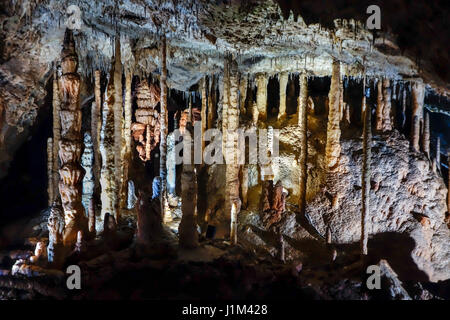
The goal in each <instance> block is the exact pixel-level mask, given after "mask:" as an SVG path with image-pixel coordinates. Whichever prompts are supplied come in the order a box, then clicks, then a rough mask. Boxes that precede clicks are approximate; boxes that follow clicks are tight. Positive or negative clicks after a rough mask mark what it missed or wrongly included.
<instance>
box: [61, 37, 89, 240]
mask: <svg viewBox="0 0 450 320" xmlns="http://www.w3.org/2000/svg"><path fill="white" fill-rule="evenodd" d="M77 68H78V57H77V54H76V53H75V43H74V40H73V35H72V32H71V31H70V30H69V29H67V30H66V34H65V37H64V45H63V50H62V52H61V69H62V75H61V77H60V78H59V96H60V101H61V110H60V112H59V114H60V119H61V141H60V147H59V149H60V150H59V159H60V169H59V175H60V182H59V193H60V195H61V202H62V207H63V209H64V219H65V229H64V244H65V245H67V246H71V245H74V244H75V242H76V239H77V233H78V231H79V230H86V229H87V220H86V217H85V214H84V209H83V206H82V204H81V195H82V190H81V188H82V184H81V183H82V179H83V176H84V170H83V168H82V167H81V165H80V158H81V149H82V144H81V132H80V130H81V110H80V101H79V95H80V75H79V74H78V73H77Z"/></svg>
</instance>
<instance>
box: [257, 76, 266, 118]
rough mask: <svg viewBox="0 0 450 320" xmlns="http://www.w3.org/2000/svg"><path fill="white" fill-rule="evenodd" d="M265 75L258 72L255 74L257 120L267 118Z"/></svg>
mask: <svg viewBox="0 0 450 320" xmlns="http://www.w3.org/2000/svg"><path fill="white" fill-rule="evenodd" d="M267 82H268V80H267V76H266V75H265V74H264V73H259V74H258V75H257V76H256V85H257V87H258V89H257V91H256V105H257V107H258V117H257V120H259V119H261V120H263V121H264V120H266V118H267Z"/></svg>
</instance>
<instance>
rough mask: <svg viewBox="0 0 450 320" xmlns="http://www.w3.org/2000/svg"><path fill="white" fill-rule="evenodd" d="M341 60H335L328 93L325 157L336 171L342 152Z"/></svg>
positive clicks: (330, 168) (329, 168)
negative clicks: (340, 108)
mask: <svg viewBox="0 0 450 320" xmlns="http://www.w3.org/2000/svg"><path fill="white" fill-rule="evenodd" d="M340 72H341V71H340V62H339V61H337V60H334V61H333V65H332V73H331V86H330V93H329V94H328V99H329V106H328V123H327V142H326V147H325V159H326V164H327V167H328V170H330V171H334V170H335V169H337V167H338V165H339V156H340V153H341V144H340V137H341V129H340V127H339V120H340V113H339V97H340V93H339V81H340Z"/></svg>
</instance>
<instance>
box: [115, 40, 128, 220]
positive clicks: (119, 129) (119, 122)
mask: <svg viewBox="0 0 450 320" xmlns="http://www.w3.org/2000/svg"><path fill="white" fill-rule="evenodd" d="M122 103H123V101H122V62H121V56H120V36H119V35H116V39H115V59H114V167H115V178H116V190H115V192H116V201H115V206H116V210H115V215H114V219H115V220H116V223H119V222H120V221H119V220H120V209H121V208H122V207H121V204H123V205H124V207H125V201H126V198H125V196H124V195H123V183H122V178H123V150H122V147H123V145H124V144H123V136H122V133H123V106H122ZM122 197H124V198H125V199H122Z"/></svg>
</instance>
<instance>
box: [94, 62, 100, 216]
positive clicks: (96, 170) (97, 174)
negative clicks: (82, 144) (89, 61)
mask: <svg viewBox="0 0 450 320" xmlns="http://www.w3.org/2000/svg"><path fill="white" fill-rule="evenodd" d="M100 75H101V72H100V70H95V72H94V85H95V87H94V96H95V102H93V103H92V107H91V135H92V144H93V148H94V208H95V207H96V202H97V201H98V200H99V198H100V193H101V191H100V171H101V168H102V158H101V155H100V130H101V124H102V120H101V117H102V97H101V88H100Z"/></svg>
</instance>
